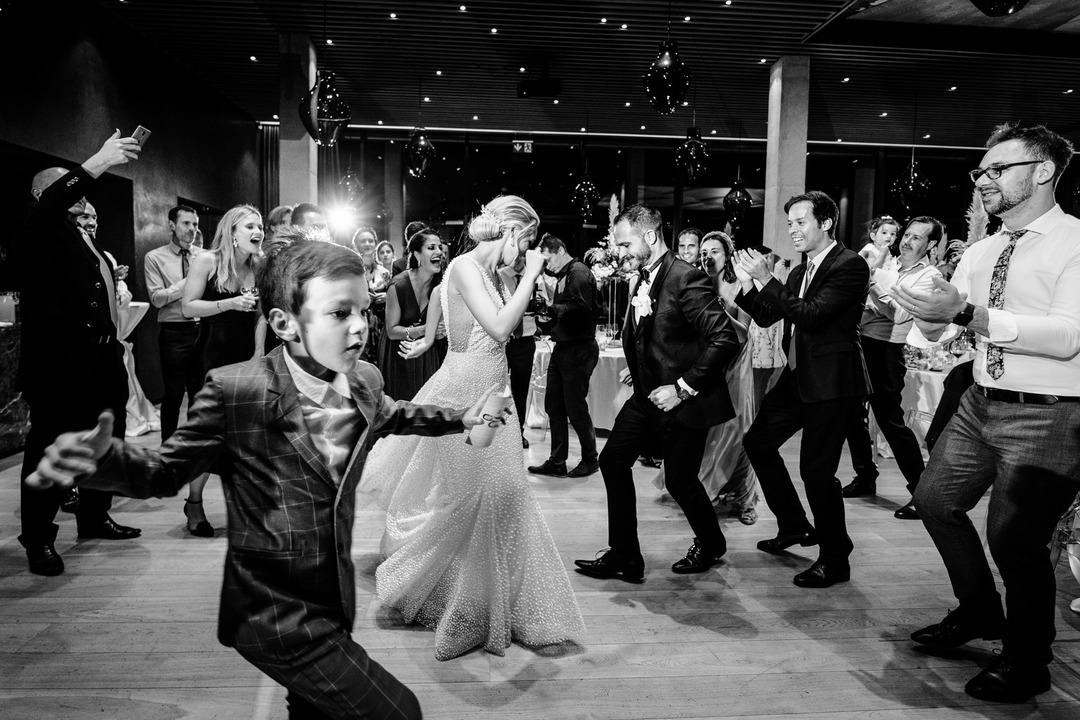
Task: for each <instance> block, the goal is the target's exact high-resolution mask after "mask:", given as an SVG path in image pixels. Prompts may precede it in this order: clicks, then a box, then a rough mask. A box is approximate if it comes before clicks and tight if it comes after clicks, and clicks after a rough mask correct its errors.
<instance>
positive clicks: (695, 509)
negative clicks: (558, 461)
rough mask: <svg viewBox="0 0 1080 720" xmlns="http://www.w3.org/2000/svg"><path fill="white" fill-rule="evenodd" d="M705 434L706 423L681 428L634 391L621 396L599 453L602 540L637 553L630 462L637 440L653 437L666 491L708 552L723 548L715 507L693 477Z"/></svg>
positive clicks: (628, 554) (639, 443)
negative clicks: (661, 446) (604, 522)
mask: <svg viewBox="0 0 1080 720" xmlns="http://www.w3.org/2000/svg"><path fill="white" fill-rule="evenodd" d="M708 434H709V428H691V427H687V426H686V425H684V424H683V423H681V422H679V421H678V420H677V419H676V418H675V416H673V415H670V414H668V413H665V412H663V411H662V410H660V409H659V408H657V407H656V406H655V405H653V404H652V402H651V401H650V400H649V399H648V398H647V397H642V396H640V395H639V394H638V393H636V392H635V393H634V395H633V396H631V398H630V399H629V400H627V401H626V403H625V404H624V405H623V406H622V410H620V411H619V414H618V415H617V416H616V417H615V427H614V428H612V430H611V436H610V437H608V441H607V444H606V445H604V451H603V452H602V453H600V472H601V473H602V474H603V476H604V487H605V489H606V490H607V505H608V545H610V546H611V549H612V550H614V551H615V552H617V553H619V554H620V555H622V556H623V557H627V558H633V557H638V556H640V555H641V545H640V544H639V543H638V534H637V496H636V494H635V492H634V473H633V466H634V463H635V462H636V461H637V458H638V454H639V453H640V452H641V447H642V443H643V442H644V441H645V439H646V438H649V437H654V436H661V437H663V438H664V439H665V440H666V448H665V450H666V453H665V455H666V458H665V460H664V472H665V477H664V479H665V483H666V485H667V491H668V492H669V493H671V497H672V498H674V500H675V502H677V503H678V504H679V507H680V508H681V509H682V511H683V513H684V514H685V515H686V520H687V522H688V523H690V528H691V529H692V530H693V531H694V537H696V538H697V539H698V541H699V542H700V543H701V544H702V545H704V546H705V548H706V549H708V550H709V551H711V552H714V553H720V552H723V551H724V550H725V549H726V548H727V541H726V540H725V539H724V533H723V531H721V530H720V523H719V521H718V520H717V519H716V511H715V510H713V506H712V503H711V502H710V501H709V494H708V493H707V492H706V491H705V488H704V486H703V485H702V484H701V479H700V478H699V477H698V471H699V470H700V468H701V458H702V456H703V455H704V454H705V439H706V438H707V437H708Z"/></svg>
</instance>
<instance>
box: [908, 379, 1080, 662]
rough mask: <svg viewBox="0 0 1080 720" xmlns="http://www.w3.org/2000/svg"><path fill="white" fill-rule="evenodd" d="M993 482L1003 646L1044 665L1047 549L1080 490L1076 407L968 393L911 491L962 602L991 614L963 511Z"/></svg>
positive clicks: (991, 593)
mask: <svg viewBox="0 0 1080 720" xmlns="http://www.w3.org/2000/svg"><path fill="white" fill-rule="evenodd" d="M991 486H992V487H993V491H992V492H991V493H990V506H989V508H988V512H987V515H986V535H987V541H988V544H989V546H990V554H991V555H992V556H993V558H994V563H995V564H996V565H997V568H998V571H999V572H1000V573H1001V580H1002V583H1003V584H1004V585H1005V616H1006V627H1005V638H1004V641H1003V643H1002V645H1003V651H1004V652H1007V653H1008V654H1009V655H1010V656H1012V657H1014V658H1017V659H1018V660H1019V661H1020V662H1022V663H1033V664H1047V663H1049V662H1050V661H1051V660H1052V659H1053V654H1052V652H1051V650H1050V646H1051V644H1052V643H1053V641H1054V635H1055V630H1054V617H1055V615H1056V611H1055V595H1056V591H1055V583H1054V568H1053V566H1051V565H1050V549H1049V547H1048V546H1049V543H1050V539H1051V536H1052V535H1053V531H1054V527H1055V526H1056V525H1057V522H1058V520H1059V519H1060V518H1061V516H1062V515H1063V514H1064V513H1065V511H1066V510H1067V509H1068V508H1069V505H1070V504H1071V503H1072V501H1073V499H1074V498H1075V497H1076V494H1077V492H1080V403H1075V402H1069V403H1057V404H1056V405H1028V404H1023V403H1006V402H1000V401H996V400H988V399H987V398H985V397H983V395H982V394H980V393H979V392H978V391H977V388H971V389H969V390H968V391H967V392H966V393H964V396H963V397H962V398H961V400H960V407H959V409H958V410H957V411H956V414H955V415H954V416H953V418H952V421H951V422H950V423H949V424H948V425H947V426H946V427H945V430H944V432H942V434H941V437H940V439H939V440H938V442H937V444H936V445H935V446H934V451H933V452H932V453H931V455H930V464H929V465H928V466H927V468H926V472H925V473H923V477H922V481H921V482H920V483H919V487H918V488H917V489H916V490H915V507H916V508H917V509H918V511H919V516H920V517H921V518H922V521H923V525H925V526H926V529H927V531H928V532H929V533H930V537H931V538H932V539H933V540H934V544H935V545H936V546H937V549H938V552H939V553H941V559H942V560H943V561H944V562H945V567H946V569H947V570H948V571H949V580H950V581H951V582H952V587H953V593H954V594H955V595H956V598H957V599H958V600H959V601H960V607H962V608H964V609H965V610H966V611H971V612H973V613H975V614H983V613H986V614H988V615H991V616H993V615H997V613H998V611H999V610H1000V602H1001V600H1000V596H999V595H998V592H997V588H996V586H995V583H994V576H993V574H992V573H991V572H990V565H989V563H988V562H987V559H986V553H985V552H984V551H983V547H982V543H981V542H980V540H979V533H978V530H976V528H975V526H974V524H972V522H971V519H970V518H969V517H968V511H969V510H971V508H973V507H975V505H976V503H978V502H979V500H980V499H981V498H982V496H983V495H984V494H985V493H986V491H987V490H988V489H990V488H991Z"/></svg>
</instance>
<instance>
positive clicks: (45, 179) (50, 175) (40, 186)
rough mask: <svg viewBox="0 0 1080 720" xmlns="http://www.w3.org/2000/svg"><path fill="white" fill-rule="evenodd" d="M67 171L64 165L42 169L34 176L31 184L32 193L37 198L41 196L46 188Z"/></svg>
mask: <svg viewBox="0 0 1080 720" xmlns="http://www.w3.org/2000/svg"><path fill="white" fill-rule="evenodd" d="M67 172H68V171H67V170H65V169H64V168H62V167H51V168H48V169H46V170H42V171H41V172H39V173H38V174H37V175H35V176H34V182H33V183H32V184H31V185H30V194H31V195H33V196H34V197H35V198H40V197H41V193H43V192H45V188H47V187H49V186H50V185H52V184H53V183H54V182H56V181H57V180H59V179H60V178H62V177H64V176H65V175H67Z"/></svg>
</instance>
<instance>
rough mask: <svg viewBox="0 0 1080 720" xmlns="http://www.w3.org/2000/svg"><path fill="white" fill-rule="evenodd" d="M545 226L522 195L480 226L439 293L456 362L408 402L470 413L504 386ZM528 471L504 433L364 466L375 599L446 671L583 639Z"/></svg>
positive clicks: (411, 440) (489, 211)
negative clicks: (513, 277) (419, 630)
mask: <svg viewBox="0 0 1080 720" xmlns="http://www.w3.org/2000/svg"><path fill="white" fill-rule="evenodd" d="M538 225H539V218H538V217H537V215H536V212H535V211H534V210H533V209H532V207H531V206H530V205H529V204H528V203H527V202H525V201H524V200H522V199H521V198H519V197H516V196H513V195H507V196H501V197H498V198H496V199H494V200H492V201H491V202H490V203H488V205H487V206H486V207H485V208H484V209H483V211H482V212H481V214H480V215H478V216H477V217H476V218H474V219H473V221H472V223H471V224H470V225H469V235H470V237H471V238H472V239H473V240H475V241H476V242H477V244H476V247H475V248H473V249H472V250H470V251H469V252H468V253H465V254H463V255H461V256H460V257H458V258H457V259H455V260H454V261H453V262H452V263H451V264H450V266H449V268H448V269H447V271H446V273H445V275H444V278H443V283H442V289H443V292H442V316H443V320H444V322H445V325H446V331H447V335H448V339H449V352H448V353H447V355H446V359H445V360H444V361H443V364H442V367H441V368H440V369H439V370H438V372H436V373H435V374H434V375H433V376H432V377H431V379H430V380H428V382H427V383H426V384H425V385H424V386H423V387H422V388H421V389H420V391H419V392H418V393H417V395H416V397H415V398H413V402H417V403H435V404H440V405H444V406H451V407H457V406H464V405H467V404H469V402H471V400H472V399H474V398H475V397H476V395H477V394H478V392H477V391H478V390H479V392H480V393H482V392H484V391H486V390H487V389H488V388H490V387H491V386H492V385H494V384H502V385H504V384H505V383H506V382H507V369H506V355H505V352H504V348H503V346H504V344H505V343H506V339H507V338H508V337H509V336H510V334H511V332H512V331H513V329H514V328H515V327H516V326H517V324H518V321H519V320H520V319H521V317H522V315H523V314H524V312H525V307H526V305H527V304H528V301H529V298H530V296H531V294H532V287H533V284H534V282H535V280H536V278H537V276H538V275H539V274H540V272H541V270H542V268H543V256H541V255H540V253H539V252H537V251H535V250H528V247H529V244H530V243H531V242H532V240H533V239H534V238H535V237H536V230H537V227H538ZM526 251H527V252H526ZM521 253H525V254H526V265H525V271H524V273H523V277H522V281H521V283H520V284H519V285H518V289H517V291H516V292H515V293H514V294H513V295H512V296H511V295H510V294H509V293H507V291H506V289H505V288H504V287H503V285H502V283H501V280H500V279H499V274H498V273H497V272H496V270H497V268H499V267H501V266H503V265H510V264H513V262H514V260H515V259H516V258H517V256H518V255H519V254H521ZM514 422H516V421H514ZM524 465H525V464H524V456H523V453H522V449H521V440H520V438H519V436H518V434H517V433H514V432H507V431H505V430H500V431H499V432H497V433H496V434H495V440H494V442H493V443H492V444H491V445H490V446H489V447H486V448H477V447H474V446H471V445H466V444H465V441H464V438H463V437H462V436H461V435H449V436H446V437H442V438H426V437H424V438H422V437H417V436H411V437H407V436H394V437H387V438H385V439H383V440H381V441H380V442H379V444H378V445H376V447H375V449H374V450H373V451H372V454H371V456H370V458H369V460H368V463H367V466H366V469H365V471H364V479H363V481H362V482H361V490H367V491H374V492H377V493H378V494H379V497H380V500H381V502H382V504H383V505H384V506H385V507H386V510H387V512H386V534H385V536H384V538H383V552H384V554H385V556H386V559H385V560H384V561H383V563H382V564H381V565H379V567H378V569H377V570H376V573H375V584H376V592H377V593H378V595H379V599H380V600H382V602H383V603H385V604H386V605H389V606H391V607H393V608H396V609H397V610H399V611H400V612H401V614H402V616H403V617H404V619H405V620H406V622H419V623H422V624H424V625H426V626H428V627H430V628H432V629H434V630H435V657H436V658H437V659H439V660H447V659H449V658H452V657H456V656H457V655H460V654H462V653H465V652H468V651H469V650H471V649H473V648H475V647H478V646H482V647H483V648H484V649H485V650H487V651H488V652H491V653H495V654H497V655H502V654H503V653H504V651H505V649H506V648H507V647H508V646H509V645H510V643H511V642H518V643H521V644H523V645H528V646H542V645H551V644H554V643H559V642H563V641H565V640H569V639H572V638H576V637H579V636H581V635H582V634H584V632H585V624H584V622H583V620H582V618H581V611H580V610H579V609H578V605H577V599H576V598H575V596H574V593H573V591H572V590H571V588H570V581H569V578H568V577H567V574H566V568H565V567H564V565H563V562H562V560H561V558H560V557H559V553H558V550H557V549H556V548H555V543H554V541H553V540H552V538H551V533H550V531H549V530H548V527H547V523H546V522H545V521H544V518H543V516H542V515H541V513H540V507H539V505H538V504H537V502H536V500H535V499H534V498H533V496H532V492H531V490H530V489H529V484H528V480H527V479H526V476H525V469H524Z"/></svg>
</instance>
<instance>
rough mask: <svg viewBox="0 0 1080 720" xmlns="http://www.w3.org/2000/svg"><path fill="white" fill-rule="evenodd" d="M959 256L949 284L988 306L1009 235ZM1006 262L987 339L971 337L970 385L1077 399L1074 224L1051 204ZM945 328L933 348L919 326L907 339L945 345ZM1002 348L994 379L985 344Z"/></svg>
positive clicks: (1078, 282) (1078, 287) (1078, 246)
mask: <svg viewBox="0 0 1080 720" xmlns="http://www.w3.org/2000/svg"><path fill="white" fill-rule="evenodd" d="M1006 229H1008V228H1002V232H999V233H997V234H995V235H992V236H991V237H989V238H987V239H985V240H982V241H980V242H978V243H975V244H974V245H972V246H971V247H969V248H968V249H967V251H966V252H964V256H963V257H962V258H961V259H960V264H959V265H958V266H957V267H956V274H955V275H953V279H952V284H953V285H955V286H956V289H957V290H958V291H960V292H961V293H967V297H968V302H970V303H972V304H974V305H977V306H980V307H988V306H989V304H990V279H991V277H992V276H993V274H994V264H995V263H996V262H997V259H998V256H1000V255H1001V253H1002V251H1003V250H1004V249H1005V246H1006V245H1008V243H1009V238H1008V236H1007V235H1006V234H1005V232H1004V231H1005V230H1006ZM1017 229H1018V230H1019V229H1026V230H1027V231H1028V232H1027V233H1025V234H1024V235H1022V236H1021V237H1020V238H1019V239H1018V240H1017V241H1016V249H1015V250H1014V251H1013V255H1012V259H1011V261H1010V262H1009V274H1008V279H1007V281H1006V284H1005V296H1004V304H1003V307H1001V308H1000V309H993V308H991V309H989V310H988V311H987V312H988V313H989V316H990V323H989V331H990V336H989V337H984V336H982V335H978V336H977V340H978V345H977V352H976V355H975V382H976V383H978V384H979V385H982V386H984V387H991V388H1002V389H1005V390H1016V391H1019V392H1030V393H1045V394H1050V395H1066V396H1077V395H1080V219H1077V218H1075V217H1073V216H1072V215H1067V214H1065V212H1064V211H1063V210H1062V209H1061V206H1059V205H1055V206H1054V207H1053V208H1051V209H1050V210H1049V211H1047V212H1046V213H1045V214H1043V215H1042V216H1041V217H1039V218H1037V219H1036V220H1034V221H1032V222H1031V223H1029V224H1028V225H1027V227H1026V228H1017ZM958 331H959V328H958V327H957V326H955V325H950V326H949V327H948V328H946V330H945V332H944V333H943V334H942V336H941V338H940V339H939V340H938V341H937V343H934V342H930V341H928V340H927V339H926V338H925V336H923V334H922V332H920V331H919V328H918V326H915V327H912V329H911V332H910V333H909V334H908V342H909V343H910V344H912V345H915V346H917V347H930V346H932V345H935V344H938V343H943V342H948V341H949V340H951V339H952V338H953V337H955V336H956V334H957V332H958ZM988 342H991V343H993V344H994V345H997V346H998V347H1000V348H1002V350H1003V351H1004V368H1005V372H1004V373H1003V374H1002V376H1001V377H1000V378H998V379H997V380H994V379H993V378H992V377H990V373H989V372H987V370H986V345H987V343H988Z"/></svg>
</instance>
